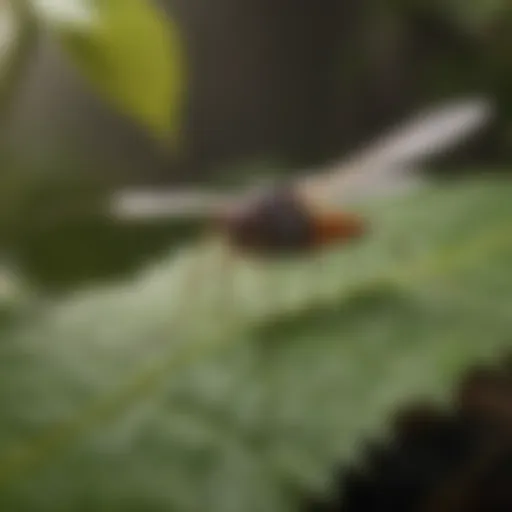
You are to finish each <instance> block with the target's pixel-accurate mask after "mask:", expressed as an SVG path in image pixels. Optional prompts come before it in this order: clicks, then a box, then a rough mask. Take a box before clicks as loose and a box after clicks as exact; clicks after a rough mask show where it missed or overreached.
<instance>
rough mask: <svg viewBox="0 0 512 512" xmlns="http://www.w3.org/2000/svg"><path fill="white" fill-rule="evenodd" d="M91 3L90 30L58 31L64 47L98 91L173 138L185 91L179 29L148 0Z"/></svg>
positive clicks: (158, 133) (165, 139)
mask: <svg viewBox="0 0 512 512" xmlns="http://www.w3.org/2000/svg"><path fill="white" fill-rule="evenodd" d="M90 4H91V16H92V20H93V23H92V24H91V26H90V28H89V30H86V31H84V30H81V31H76V30H71V31H69V30H65V29H61V30H60V31H59V37H60V39H61V44H62V46H63V48H64V50H65V52H66V53H67V54H68V55H69V57H70V58H71V60H72V63H73V64H74V65H75V66H77V67H78V68H79V69H80V70H81V71H82V73H83V74H84V76H85V77H86V78H87V79H88V80H89V81H90V82H91V83H92V84H93V85H94V86H95V88H96V90H97V91H98V92H99V93H100V94H104V95H105V97H106V98H108V99H109V100H110V101H112V102H113V103H114V104H115V105H116V106H118V107H119V108H120V109H121V110H122V111H124V112H126V113H127V114H129V115H131V116H133V117H134V119H135V120H137V121H138V122H140V124H141V125H142V126H144V127H145V128H147V129H149V130H150V131H151V132H153V134H154V135H156V136H157V137H158V138H159V139H161V140H162V141H163V142H173V140H174V139H175V138H176V137H177V136H178V133H179V129H180V123H179V121H180V120H181V119H180V118H181V116H180V114H181V102H182V95H183V93H184V88H183V83H182V82H183V78H184V68H183V64H184V62H183V60H182V48H181V40H180V39H181V38H180V37H179V35H178V28H177V27H176V26H174V24H173V23H172V20H170V19H168V18H166V17H164V14H163V13H162V12H159V11H158V10H157V9H156V8H154V7H152V5H151V3H150V2H148V1H147V0H101V1H94V2H92V1H90Z"/></svg>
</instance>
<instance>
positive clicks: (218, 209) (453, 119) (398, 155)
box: [111, 97, 492, 256]
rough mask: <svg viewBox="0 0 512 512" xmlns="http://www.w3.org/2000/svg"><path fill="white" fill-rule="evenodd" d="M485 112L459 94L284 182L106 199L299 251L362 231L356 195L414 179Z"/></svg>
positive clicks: (141, 212)
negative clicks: (199, 221)
mask: <svg viewBox="0 0 512 512" xmlns="http://www.w3.org/2000/svg"><path fill="white" fill-rule="evenodd" d="M491 115H492V106H491V104H490V102H489V101H487V100H486V99H484V98H478V97H477V98H466V99H458V100H455V101H451V102H448V103H445V104H442V105H438V106H437V107H434V108H430V109H428V110H424V111H422V112H419V113H417V114H416V115H414V116H413V117H412V118H410V119H409V120H407V121H405V122H404V123H402V124H400V125H398V127H395V128H393V129H392V130H390V131H389V132H388V133H387V134H385V135H384V136H383V137H380V138H378V139H377V140H375V141H374V142H373V143H372V144H369V145H367V146H366V147H364V148H363V149H362V150H361V151H359V152H357V153H356V154H354V156H352V157H351V158H347V159H344V160H342V161H341V162H335V163H334V164H333V165H331V166H328V167H327V168H324V169H318V170H312V171H310V172H309V173H307V174H306V176H305V177H303V178H299V179H297V180H296V181H292V182H291V183H288V184H285V185H280V186H276V185H274V186H270V187H263V188H261V187H260V188H257V189H250V190H248V191H245V192H241V193H239V194H220V193H218V194H216V193H209V192H205V191H195V190H172V191H157V190H153V191H151V190H149V191H144V190H137V189H136V190H121V191H119V192H118V193H116V194H115V195H114V197H113V198H112V204H111V207H112V211H111V213H112V214H113V216H114V218H116V219H119V220H122V221H132V222H133V221H136V220H138V219H158V218H165V217H190V218H192V217H195V218H201V219H204V220H205V221H208V222H210V223H211V225H212V226H214V227H215V229H216V230H217V231H218V232H219V233H222V234H223V236H224V237H225V239H226V241H227V242H228V244H229V245H230V246H231V247H232V248H235V249H237V250H238V251H240V252H243V253H249V254H258V255H265V256H272V255H273V256H275V255H290V254H302V253H304V252H308V251H314V250H317V249H319V248H322V247H326V246H328V245H332V244H334V243H337V244H343V243H347V242H350V241H354V240H356V239H358V238H359V237H361V236H363V235H364V234H365V233H366V232H367V231H368V226H369V224H368V222H367V221H365V220H364V219H363V218H361V217H360V216H359V215H358V214H357V213H355V212H354V208H355V206H356V205H357V203H358V202H359V201H361V200H363V199H366V198H368V197H370V196H372V195H381V194H385V193H389V192H394V191H398V190H399V189H402V188H403V187H404V186H405V187H407V188H409V187H411V186H415V185H420V184H421V183H422V181H423V180H422V179H421V177H420V176H419V175H418V173H414V172H411V170H412V169H411V166H413V165H416V164H418V163H419V162H420V161H422V160H424V159H426V158H428V157H432V156H435V155H437V154H439V153H441V152H442V151H443V150H445V149H447V148H449V147H450V146H453V145H455V144H456V143H458V142H461V141H462V140H463V139H465V138H467V137H468V136H470V135H471V134H473V132H476V130H477V129H479V128H480V127H482V126H483V125H484V124H486V122H487V121H489V119H490V118H491Z"/></svg>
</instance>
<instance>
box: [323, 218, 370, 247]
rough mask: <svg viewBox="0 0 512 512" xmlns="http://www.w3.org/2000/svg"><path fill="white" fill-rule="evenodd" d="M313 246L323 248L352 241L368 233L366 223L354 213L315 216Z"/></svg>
mask: <svg viewBox="0 0 512 512" xmlns="http://www.w3.org/2000/svg"><path fill="white" fill-rule="evenodd" d="M313 219H314V224H313V225H314V228H313V245H314V246H315V247H323V246H326V245H330V244H333V243H338V242H345V241H352V240H355V239H357V238H359V237H361V236H363V235H364V234H365V233H366V232H367V224H366V222H365V221H364V220H363V219H362V218H361V217H360V216H358V215H355V214H352V213H348V212H347V213H345V212H343V213H341V212H333V213H322V214H317V215H314V216H313Z"/></svg>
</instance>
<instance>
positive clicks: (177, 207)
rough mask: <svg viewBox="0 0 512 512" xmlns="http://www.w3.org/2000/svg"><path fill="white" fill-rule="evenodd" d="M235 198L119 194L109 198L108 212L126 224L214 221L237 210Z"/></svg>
mask: <svg viewBox="0 0 512 512" xmlns="http://www.w3.org/2000/svg"><path fill="white" fill-rule="evenodd" d="M236 202H237V201H236V197H235V196H233V195H230V194H222V193H215V192H210V191H204V190H191V189H185V190H178V189H173V190H144V189H137V188H134V189H125V190H118V191H117V192H115V193H114V194H113V195H112V196H111V198H110V204H109V212H110V214H111V216H112V217H113V218H114V219H118V220H125V221H136V220H141V221H142V220H157V219H169V218H176V219H179V218H183V219H194V218H195V219H211V218H212V217H216V216H218V215H223V214H224V213H225V212H227V211H229V210H231V209H232V208H235V207H236Z"/></svg>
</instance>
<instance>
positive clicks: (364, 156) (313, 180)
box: [297, 98, 493, 203]
mask: <svg viewBox="0 0 512 512" xmlns="http://www.w3.org/2000/svg"><path fill="white" fill-rule="evenodd" d="M492 113H493V109H492V106H491V104H490V102H489V101H487V100H485V99H483V98H469V99H463V100H457V101H453V102H450V103H447V104H445V105H442V106H438V107H437V108H434V109H430V110H427V111H423V112H420V113H418V114H417V115H415V116H414V117H413V118H411V119H409V120H408V121H406V122H405V123H403V124H401V125H399V126H398V127H397V128H395V129H393V130H391V131H390V132H388V133H387V134H386V135H384V136H383V137H381V138H379V139H377V140H376V141H375V142H374V143H373V144H370V145H368V146H367V147H366V148H364V149H363V150H362V151H360V152H359V153H356V154H355V155H354V156H353V157H352V158H350V159H346V160H344V161H342V162H340V163H337V164H334V165H331V166H330V167H329V168H327V169H323V170H321V171H320V172H316V173H315V174H313V175H311V176H310V177H306V178H304V179H303V180H300V181H299V183H298V184H297V185H298V189H299V192H300V193H302V194H303V195H304V196H305V197H306V198H307V199H309V200H310V201H313V202H319V203H322V202H329V203H330V202H335V203H338V202H339V203H341V202H342V203H346V202H352V201H358V200H360V199H362V198H364V197H367V196H368V195H373V194H378V193H379V191H380V190H383V191H384V190H385V191H386V193H389V192H390V190H392V188H393V186H394V185H395V184H396V185H397V186H398V185H400V186H401V185H402V184H410V185H413V184H420V183H421V177H420V176H418V175H414V173H413V172H412V171H413V170H415V169H417V167H416V166H417V165H418V164H419V163H420V162H421V161H422V160H424V159H427V158H429V157H432V156H435V155H437V154H439V153H441V152H443V151H444V150H446V149H448V148H449V147H451V146H454V145H455V144H457V143H459V142H461V141H462V140H463V139H465V138H467V137H468V136H470V135H471V134H472V133H474V132H475V131H476V130H477V129H478V128H480V127H482V126H483V125H484V124H486V123H487V122H488V121H489V120H490V118H491V117H492Z"/></svg>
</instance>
